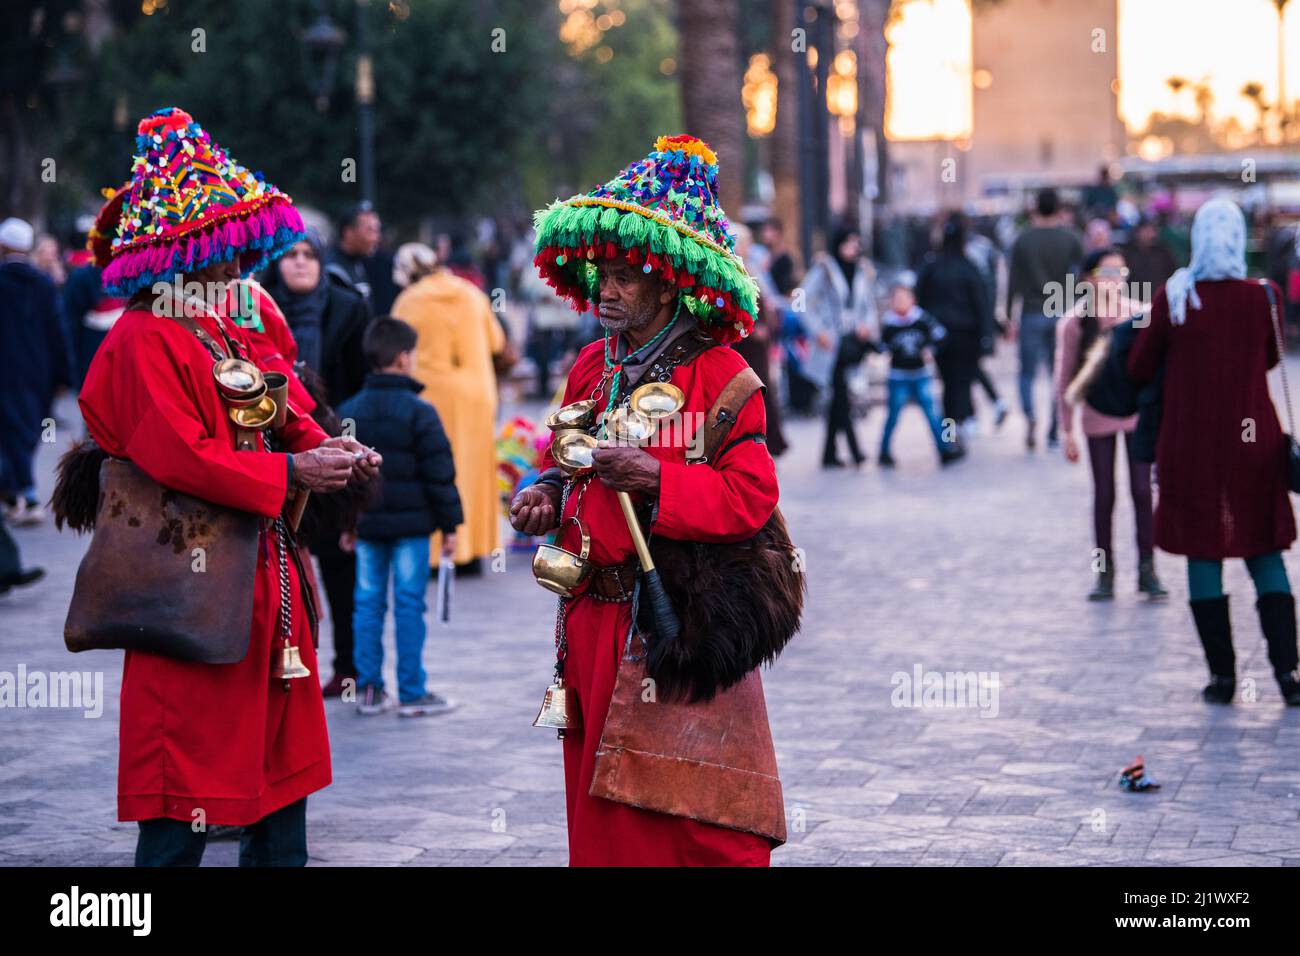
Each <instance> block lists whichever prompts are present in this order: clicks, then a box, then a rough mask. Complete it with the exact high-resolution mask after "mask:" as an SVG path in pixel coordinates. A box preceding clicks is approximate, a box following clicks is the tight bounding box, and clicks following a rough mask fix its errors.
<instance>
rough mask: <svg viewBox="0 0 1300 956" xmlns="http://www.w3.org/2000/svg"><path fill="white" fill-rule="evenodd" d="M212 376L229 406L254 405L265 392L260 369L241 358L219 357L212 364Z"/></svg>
mask: <svg viewBox="0 0 1300 956" xmlns="http://www.w3.org/2000/svg"><path fill="white" fill-rule="evenodd" d="M212 377H213V378H214V379H216V381H217V391H218V392H219V393H220V394H221V398H222V400H223V401H224V402H225V403H226V404H227V405H229V406H230V407H231V408H244V407H247V406H249V405H256V404H257V403H258V402H260V401H261V400H262V396H264V395H265V394H266V379H265V378H264V377H263V375H262V370H261V369H259V368H258V367H257V366H256V365H254V364H253V363H252V362H246V361H244V360H243V359H237V358H226V359H221V360H220V361H219V362H217V363H216V364H214V365H213V366H212Z"/></svg>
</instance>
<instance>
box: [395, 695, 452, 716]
mask: <svg viewBox="0 0 1300 956" xmlns="http://www.w3.org/2000/svg"><path fill="white" fill-rule="evenodd" d="M455 709H456V702H455V701H452V700H448V699H447V698H446V697H443V696H442V695H441V694H425V695H424V696H423V697H421V698H420V699H419V700H413V701H411V702H409V703H406V704H402V705H401V706H400V707H398V708H397V716H398V717H434V716H437V715H438V714H445V713H448V712H450V711H453V710H455Z"/></svg>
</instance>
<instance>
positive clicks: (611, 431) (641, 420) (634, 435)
mask: <svg viewBox="0 0 1300 956" xmlns="http://www.w3.org/2000/svg"><path fill="white" fill-rule="evenodd" d="M654 432H655V423H654V421H652V420H651V419H649V418H647V417H646V416H645V415H642V414H641V413H640V412H635V411H632V410H631V409H628V408H616V409H614V410H613V411H611V412H609V414H607V415H606V416H605V433H606V434H607V435H609V437H610V438H613V439H614V440H615V441H617V442H619V443H620V444H624V445H639V444H641V443H642V442H644V441H648V440H649V439H650V436H651V435H653V434H654Z"/></svg>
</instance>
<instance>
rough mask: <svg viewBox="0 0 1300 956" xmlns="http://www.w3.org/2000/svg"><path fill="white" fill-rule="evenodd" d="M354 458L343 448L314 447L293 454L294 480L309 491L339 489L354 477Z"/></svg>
mask: <svg viewBox="0 0 1300 956" xmlns="http://www.w3.org/2000/svg"><path fill="white" fill-rule="evenodd" d="M352 465H353V458H352V455H351V454H350V453H349V452H346V451H344V450H343V449H342V448H326V447H325V446H324V445H322V446H321V447H320V448H313V449H312V450H311V451H300V452H298V454H296V455H294V456H293V480H294V481H295V482H296V483H297V484H299V485H301V486H302V487H304V488H306V489H307V490H308V491H323V492H330V491H339V490H340V489H342V488H346V487H347V484H348V479H349V478H351V477H352Z"/></svg>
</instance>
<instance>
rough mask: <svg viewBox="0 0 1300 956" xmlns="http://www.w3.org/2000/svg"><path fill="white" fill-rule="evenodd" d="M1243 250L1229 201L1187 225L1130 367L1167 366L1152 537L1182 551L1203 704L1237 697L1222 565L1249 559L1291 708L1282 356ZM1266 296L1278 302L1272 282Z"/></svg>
mask: <svg viewBox="0 0 1300 956" xmlns="http://www.w3.org/2000/svg"><path fill="white" fill-rule="evenodd" d="M1245 251H1246V223H1245V219H1244V218H1243V217H1242V214H1241V210H1240V209H1238V208H1237V207H1236V206H1235V205H1233V204H1232V203H1231V202H1228V201H1227V200H1211V201H1210V202H1207V203H1206V204H1205V205H1204V206H1202V207H1201V208H1200V209H1199V210H1198V211H1197V213H1196V218H1195V219H1194V220H1193V223H1192V261H1191V265H1190V266H1189V267H1188V268H1186V269H1179V270H1178V271H1177V272H1175V273H1174V275H1173V276H1172V277H1171V278H1170V279H1169V281H1168V283H1166V285H1165V287H1164V289H1162V290H1161V291H1160V292H1159V293H1158V294H1157V295H1156V297H1155V301H1154V302H1153V303H1152V308H1151V320H1150V325H1149V326H1148V327H1147V328H1145V329H1143V330H1142V332H1141V333H1140V334H1139V335H1138V337H1137V340H1136V341H1135V342H1134V344H1133V349H1132V353H1131V354H1130V355H1129V366H1128V367H1129V374H1130V375H1131V376H1132V377H1133V378H1134V379H1135V380H1137V381H1146V380H1148V379H1150V378H1152V377H1153V376H1154V375H1155V374H1156V372H1157V371H1158V370H1159V368H1160V366H1161V364H1162V363H1163V365H1164V369H1165V377H1164V400H1163V403H1164V412H1163V417H1162V418H1161V421H1160V437H1159V440H1158V441H1157V444H1156V475H1157V477H1158V480H1159V485H1160V497H1159V502H1158V504H1157V506H1156V516H1155V536H1156V544H1157V545H1158V546H1159V547H1161V548H1163V549H1164V550H1165V551H1169V552H1172V553H1173V554H1185V555H1187V589H1188V597H1189V599H1190V602H1191V607H1192V616H1193V618H1194V619H1195V621H1196V629H1197V632H1198V633H1199V635H1200V638H1201V644H1202V646H1203V647H1204V648H1205V658H1206V662H1207V663H1208V664H1209V668H1210V683H1209V685H1208V686H1207V687H1206V688H1205V690H1204V692H1203V696H1204V697H1205V699H1206V700H1207V701H1211V702H1213V703H1222V704H1226V703H1230V702H1231V701H1232V696H1233V690H1234V687H1235V685H1236V664H1235V658H1234V655H1233V649H1232V632H1231V628H1230V625H1229V619H1228V598H1227V596H1226V595H1225V594H1224V593H1223V560H1224V559H1225V558H1244V559H1245V560H1246V567H1247V568H1248V569H1249V571H1250V575H1251V578H1252V579H1253V580H1254V583H1255V592H1256V594H1257V597H1258V599H1257V601H1256V608H1257V610H1258V612H1259V620H1260V626H1261V627H1262V628H1263V631H1264V637H1265V639H1266V640H1267V641H1268V655H1269V662H1270V663H1271V664H1272V665H1273V671H1274V674H1275V675H1276V677H1277V681H1278V685H1279V687H1280V689H1281V691H1282V696H1283V698H1284V699H1285V700H1286V702H1287V703H1288V704H1290V705H1293V706H1294V705H1300V681H1297V675H1296V672H1295V671H1296V663H1297V660H1296V618H1295V600H1294V598H1293V597H1292V596H1291V585H1290V582H1289V581H1288V580H1287V574H1286V567H1285V565H1284V564H1283V562H1282V551H1283V550H1285V549H1286V548H1287V547H1289V546H1290V544H1291V542H1292V541H1294V540H1295V536H1296V527H1295V517H1294V516H1293V514H1292V512H1291V501H1290V499H1289V498H1288V496H1287V486H1286V473H1285V467H1286V455H1287V446H1286V438H1285V436H1284V435H1283V433H1282V428H1281V426H1280V425H1279V424H1278V419H1277V413H1276V411H1275V410H1274V408H1273V402H1272V399H1271V398H1270V397H1269V392H1268V379H1267V373H1268V370H1269V369H1270V368H1272V367H1273V366H1274V365H1276V364H1277V362H1278V359H1279V355H1278V348H1277V342H1276V339H1275V337H1274V332H1273V322H1272V319H1271V317H1270V303H1269V294H1268V289H1267V288H1266V286H1265V285H1264V284H1263V283H1261V282H1256V281H1253V280H1247V279H1246V259H1245ZM1270 285H1271V284H1270ZM1272 291H1273V295H1274V296H1278V295H1279V292H1278V290H1277V288H1276V286H1273V287H1272Z"/></svg>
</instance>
